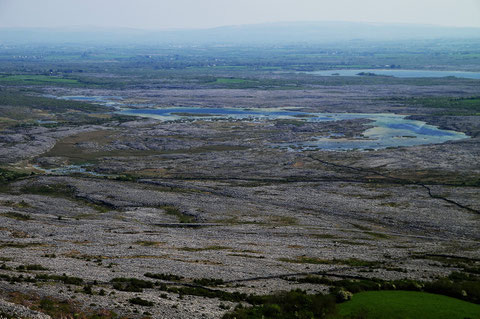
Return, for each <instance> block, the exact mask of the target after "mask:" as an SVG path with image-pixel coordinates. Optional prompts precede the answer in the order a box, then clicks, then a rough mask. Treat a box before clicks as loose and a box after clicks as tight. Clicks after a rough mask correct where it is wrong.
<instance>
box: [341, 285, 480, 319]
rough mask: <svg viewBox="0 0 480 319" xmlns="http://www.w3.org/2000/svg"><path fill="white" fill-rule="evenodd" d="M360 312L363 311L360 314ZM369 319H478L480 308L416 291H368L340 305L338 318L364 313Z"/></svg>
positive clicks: (460, 301) (453, 299) (457, 300)
mask: <svg viewBox="0 0 480 319" xmlns="http://www.w3.org/2000/svg"><path fill="white" fill-rule="evenodd" d="M362 310H363V311H362ZM365 310H366V316H361V318H369V319H457V318H458V319H466V318H470V319H479V318H480V305H476V304H473V303H469V302H466V301H463V300H459V299H455V298H450V297H446V296H441V295H435V294H429V293H424V292H415V291H368V292H361V293H358V294H355V295H354V296H353V298H352V300H350V301H347V302H345V303H342V304H340V305H339V313H340V315H341V317H346V318H349V317H350V315H352V314H360V313H362V312H363V313H365Z"/></svg>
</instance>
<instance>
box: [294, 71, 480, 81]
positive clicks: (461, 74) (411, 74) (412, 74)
mask: <svg viewBox="0 0 480 319" xmlns="http://www.w3.org/2000/svg"><path fill="white" fill-rule="evenodd" d="M362 72H363V73H375V74H376V75H385V76H393V77H397V78H442V77H447V76H454V77H457V78H466V79H477V80H479V79H480V72H465V71H432V70H399V69H358V70H326V71H313V72H302V73H307V74H313V75H319V76H359V75H358V74H359V73H362Z"/></svg>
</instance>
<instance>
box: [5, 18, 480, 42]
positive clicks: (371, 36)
mask: <svg viewBox="0 0 480 319" xmlns="http://www.w3.org/2000/svg"><path fill="white" fill-rule="evenodd" d="M436 38H442V39H448V38H456V39H467V38H472V39H480V28H455V27H442V26H431V25H413V24H380V23H353V22H289V23H268V24H254V25H239V26H225V27H217V28H211V29H181V30H159V31H152V30H139V29H122V28H118V29H113V28H112V29H110V28H92V27H89V28H86V27H85V28H72V27H70V28H62V29H48V28H37V29H33V28H24V29H22V28H0V44H14V43H16V44H21V43H31V44H34V43H51V44H54V43H56V44H58V43H89V44H127V43H130V44H167V43H170V44H187V43H188V44H213V43H223V44H289V43H292V44H293V43H325V42H337V41H350V40H369V41H372V40H373V41H375V40H378V41H385V40H421V39H436Z"/></svg>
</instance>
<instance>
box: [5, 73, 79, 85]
mask: <svg viewBox="0 0 480 319" xmlns="http://www.w3.org/2000/svg"><path fill="white" fill-rule="evenodd" d="M0 83H4V84H32V85H35V84H78V81H77V80H73V79H65V78H61V77H56V76H48V75H7V76H0Z"/></svg>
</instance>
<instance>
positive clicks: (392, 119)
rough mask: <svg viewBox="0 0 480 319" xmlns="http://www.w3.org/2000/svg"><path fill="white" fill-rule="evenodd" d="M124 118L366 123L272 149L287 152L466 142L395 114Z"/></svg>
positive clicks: (282, 111) (207, 111)
mask: <svg viewBox="0 0 480 319" xmlns="http://www.w3.org/2000/svg"><path fill="white" fill-rule="evenodd" d="M118 113H119V114H123V115H134V116H141V117H148V118H154V119H158V120H163V121H171V120H199V119H203V120H215V119H217V120H218V119H232V120H248V121H256V120H275V119H295V120H302V121H307V122H325V121H342V120H355V119H368V120H371V121H372V122H370V123H368V126H373V127H371V128H368V127H366V128H365V131H364V132H363V134H362V136H358V137H356V138H344V137H342V136H339V135H338V134H337V135H333V134H330V135H328V136H322V135H320V136H317V137H315V138H314V139H312V140H310V141H305V142H296V143H283V144H277V145H274V146H276V147H280V148H286V149H289V150H307V149H312V150H313V149H323V150H352V149H360V150H365V149H382V148H387V147H399V146H415V145H424V144H437V143H443V142H446V141H454V140H460V139H465V138H468V136H467V135H465V134H464V133H461V132H455V131H448V130H442V129H439V128H438V127H436V126H433V125H428V124H426V123H425V122H422V121H415V120H410V119H407V118H406V116H404V115H398V114H381V113H378V114H375V113H371V114H370V113H312V112H302V111H300V110H297V109H294V108H269V109H245V108H200V107H171V108H157V109H126V110H123V111H120V112H118Z"/></svg>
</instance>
